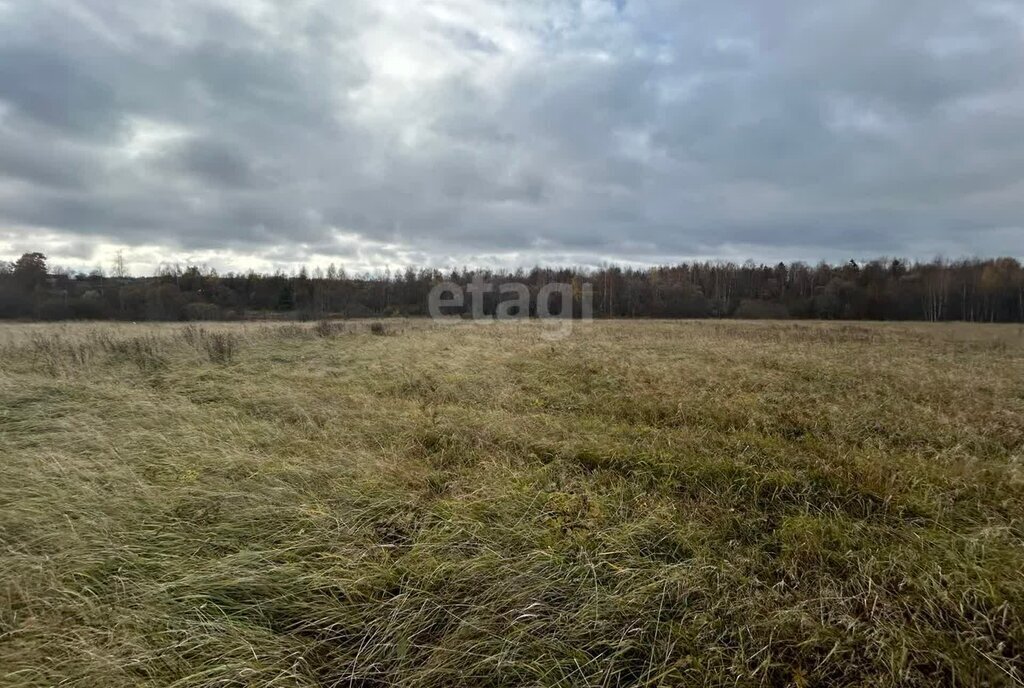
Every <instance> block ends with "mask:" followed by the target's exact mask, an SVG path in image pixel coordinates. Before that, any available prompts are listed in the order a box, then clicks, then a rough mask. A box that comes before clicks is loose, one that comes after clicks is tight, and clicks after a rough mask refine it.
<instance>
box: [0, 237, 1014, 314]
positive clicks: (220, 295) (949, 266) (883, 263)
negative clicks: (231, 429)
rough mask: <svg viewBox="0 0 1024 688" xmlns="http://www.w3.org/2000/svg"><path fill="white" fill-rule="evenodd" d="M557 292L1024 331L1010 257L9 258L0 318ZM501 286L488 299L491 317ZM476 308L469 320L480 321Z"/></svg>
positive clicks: (0, 274)
mask: <svg viewBox="0 0 1024 688" xmlns="http://www.w3.org/2000/svg"><path fill="white" fill-rule="evenodd" d="M474 279H477V280H479V279H482V280H484V281H485V282H489V283H492V284H494V285H495V287H497V285H500V284H501V283H504V282H519V283H522V284H526V285H527V286H528V287H529V289H530V291H531V293H532V295H533V296H536V294H537V292H538V291H539V290H540V288H541V287H542V286H543V285H545V284H548V283H552V282H562V283H569V284H572V285H573V294H574V301H575V303H574V309H575V311H574V312H575V313H577V314H579V313H580V312H581V300H582V299H583V298H584V295H585V293H586V292H585V290H584V285H585V284H589V285H591V286H590V289H591V291H590V293H591V294H592V303H593V313H594V316H595V317H608V318H623V317H634V318H641V317H655V318H728V317H732V318H815V319H845V320H927V321H948V320H963V321H970V322H1024V268H1022V266H1021V263H1020V262H1019V261H1018V260H1016V259H1014V258H997V259H989V260H979V259H971V260H958V261H945V260H935V261H932V262H910V261H904V260H890V259H885V260H873V261H870V262H865V263H858V262H855V261H850V262H848V263H846V264H841V265H834V264H828V263H819V264H818V265H814V266H811V265H807V264H805V263H799V262H796V263H789V264H786V263H778V264H776V265H764V264H756V263H754V262H752V261H747V262H746V263H744V264H742V265H738V264H735V263H728V262H694V263H682V264H679V265H671V266H661V267H654V268H633V267H619V266H613V265H609V266H606V267H602V268H599V269H579V268H560V269H555V268H542V267H535V268H533V269H531V270H525V269H520V270H516V271H495V270H470V269H462V270H454V271H444V272H442V271H440V270H437V269H431V268H422V269H416V268H406V269H404V270H401V271H397V272H392V271H390V270H385V271H383V272H379V273H375V274H361V275H349V274H347V273H346V272H345V270H344V269H339V268H337V267H335V266H333V265H332V266H331V267H329V268H328V269H327V270H322V269H320V268H317V269H315V270H313V271H307V270H306V269H302V270H300V271H299V272H298V273H294V274H285V273H283V272H276V273H273V274H261V273H256V272H247V273H244V274H240V273H227V274H224V275H220V274H218V273H217V272H216V271H214V270H211V269H208V268H204V267H201V266H195V265H188V266H184V267H181V266H178V265H167V266H163V267H161V269H160V270H159V271H158V272H157V274H155V275H152V276H146V277H131V276H128V275H127V274H126V270H125V268H124V263H123V261H121V260H118V261H117V262H116V263H115V265H114V269H113V270H112V271H111V272H110V274H107V273H105V272H104V271H102V270H100V269H97V270H94V271H92V272H90V273H80V272H79V273H75V272H72V271H69V270H64V269H49V268H48V266H47V262H46V256H45V255H43V254H42V253H26V254H25V255H23V256H21V258H19V259H18V260H16V261H14V262H10V263H8V262H0V318H7V319H11V318H16V319H38V320H67V319H101V320H105V319H118V320H222V319H226V320H230V319H245V318H258V317H282V318H298V319H314V318H326V317H350V318H351V317H390V316H422V315H426V314H427V297H428V294H429V293H430V290H431V289H432V288H434V287H435V285H437V284H440V283H442V282H453V283H456V284H460V285H467V284H469V283H471V282H472V281H473V280H474ZM500 298H502V297H501V296H500V295H499V293H498V291H497V289H495V292H494V293H493V294H485V295H484V296H483V305H484V312H485V313H488V314H490V313H493V312H494V308H495V306H496V304H497V303H498V301H499V299H500ZM470 307H471V304H470V302H468V301H467V302H466V303H465V305H464V311H465V312H466V313H468V312H470Z"/></svg>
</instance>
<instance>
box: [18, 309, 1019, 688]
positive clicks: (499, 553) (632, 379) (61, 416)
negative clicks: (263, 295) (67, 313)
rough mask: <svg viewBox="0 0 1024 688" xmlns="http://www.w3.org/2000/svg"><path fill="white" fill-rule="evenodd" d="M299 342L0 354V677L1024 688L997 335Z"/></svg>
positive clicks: (364, 334)
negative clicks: (1018, 686) (1020, 686)
mask: <svg viewBox="0 0 1024 688" xmlns="http://www.w3.org/2000/svg"><path fill="white" fill-rule="evenodd" d="M330 324H331V325H332V327H330V328H325V326H323V325H321V324H316V323H313V324H309V325H306V324H295V323H291V324H282V325H241V324H239V325H231V326H228V325H218V324H204V325H203V326H202V327H198V326H173V327H172V326H159V327H149V326H138V327H135V328H131V327H127V326H125V327H121V326H116V325H109V326H87V325H81V326H49V327H42V326H16V327H15V328H9V329H6V330H4V331H3V332H0V341H2V342H4V343H3V345H2V351H0V353H2V354H3V355H2V356H0V542H2V543H3V548H2V550H0V684H3V685H39V686H49V685H67V686H97V685H103V686H137V685H151V686H168V685H171V686H231V685H259V686H347V685H402V686H452V685H490V686H523V685H538V686H572V685H575V686H614V685H631V686H633V685H636V686H641V685H643V686H654V685H730V686H762V685H778V686H783V685H797V686H810V685H829V686H833V685H837V686H843V685H848V686H854V685H857V686H859V685H890V686H897V685H899V686H933V685H993V686H994V685H1014V684H1015V683H1017V682H1019V681H1020V680H1021V679H1024V657H1022V652H1024V649H1022V648H1024V618H1022V609H1024V608H1022V605H1024V576H1022V575H1021V571H1022V570H1024V528H1022V523H1024V337H1022V336H1021V334H1020V332H1019V331H1018V330H1017V329H1016V328H1002V327H987V326H973V327H966V326H941V325H940V326H931V327H929V326H923V325H915V326H904V325H865V324H857V325H843V324H807V323H799V324H792V323H756V322H755V323H747V322H744V323H712V322H695V323H678V322H658V321H651V322H643V323H638V322H613V323H595V324H592V325H589V326H584V325H579V326H578V327H576V328H575V329H574V332H573V336H572V337H571V338H569V339H568V340H565V341H562V342H551V341H549V340H548V339H546V338H545V337H543V336H542V331H541V330H540V329H539V328H535V327H532V326H531V325H529V324H503V325H496V326H493V327H476V326H472V325H467V326H457V327H445V328H432V327H430V326H428V324H426V323H415V322H410V323H406V324H404V325H403V326H402V327H401V328H394V329H390V328H389V329H385V333H389V334H398V333H400V334H401V336H389V337H378V336H374V335H375V332H374V330H373V328H372V325H365V324H360V325H358V326H356V325H351V324H345V326H344V328H342V324H335V323H330ZM328 329H329V331H327V330H328ZM342 331H344V332H345V333H346V336H344V337H339V336H335V335H336V334H341V332H342ZM325 332H326V334H325ZM157 362H158V363H157Z"/></svg>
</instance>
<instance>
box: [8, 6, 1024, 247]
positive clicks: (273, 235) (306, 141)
mask: <svg viewBox="0 0 1024 688" xmlns="http://www.w3.org/2000/svg"><path fill="white" fill-rule="evenodd" d="M1021 64H1024V11H1022V10H1021V8H1020V7H1019V5H1017V4H1014V3H998V2H988V1H987V0H928V1H927V2H925V1H924V0H906V1H905V2H899V3H893V2H882V0H851V1H850V2H845V3H842V4H840V5H836V4H834V3H832V4H822V3H818V2H811V1H810V0H780V2H778V3H770V4H769V3H762V2H754V0H745V1H743V2H738V3H719V2H711V1H710V0H695V1H694V2H688V3H678V2H675V1H674V0H650V1H648V2H628V3H627V2H611V1H605V0H585V1H584V2H582V3H577V2H568V1H566V2H560V1H555V2H538V3H533V2H525V3H510V4H507V3H497V2H492V1H491V0H461V1H459V2H455V1H454V0H452V1H451V2H441V3H433V4H430V5H423V4H419V3H413V2H410V3H408V4H407V5H401V4H400V5H393V4H392V5H388V4H380V3H376V2H371V1H370V0H354V1H353V2H351V3H345V4H344V5H343V6H342V5H337V4H336V3H328V2H318V1H317V0H311V1H310V2H305V3H302V4H301V5H299V6H282V5H279V4H277V3H271V2H242V1H241V0H220V1H219V2H199V1H198V0H182V1H181V2H176V3H122V2H108V1H106V0H103V1H100V0H68V2H65V3H61V6H60V7H57V6H56V5H55V4H52V3H42V2H40V3H30V2H20V1H17V2H8V3H6V4H2V3H0V227H3V226H4V225H6V229H7V234H8V235H10V234H11V232H13V231H14V228H17V231H19V232H21V231H24V230H25V229H29V230H34V231H37V232H39V236H43V235H44V233H45V235H46V236H48V237H51V239H50V244H49V246H50V247H51V249H50V250H52V251H54V252H58V253H59V252H60V251H64V253H65V254H66V255H67V257H68V259H69V260H70V259H78V258H80V257H81V256H82V255H83V254H84V251H83V250H82V248H81V247H82V246H84V245H89V244H90V243H94V244H96V245H100V244H103V245H125V246H128V247H131V246H138V247H160V250H161V251H164V252H165V253H167V254H168V256H181V255H189V254H191V253H194V252H206V253H204V255H213V256H214V257H215V253H214V252H216V251H217V250H223V251H224V252H225V255H226V254H227V253H230V254H231V255H232V256H234V258H233V260H235V262H238V261H242V262H244V261H245V260H247V259H248V260H251V261H264V262H271V263H277V262H284V263H287V262H290V261H319V260H326V259H331V258H336V259H338V260H340V261H345V262H352V263H354V264H366V262H367V261H374V260H380V261H385V262H391V261H394V262H403V261H405V262H408V261H422V262H431V263H439V264H441V263H460V264H461V263H473V262H476V261H477V260H480V261H482V262H502V261H505V262H513V263H514V262H521V263H532V262H535V261H559V260H572V261H579V262H599V261H601V260H606V259H616V258H617V259H621V260H635V261H647V260H657V261H664V260H672V259H676V258H686V257H723V258H737V257H739V258H744V257H747V256H751V257H754V258H759V259H760V258H764V259H766V260H772V259H778V258H804V259H816V258H827V259H833V260H840V259H845V258H848V257H873V256H876V255H881V254H902V255H910V256H916V257H927V256H931V255H934V254H936V253H946V254H956V255H959V254H970V253H977V254H992V253H1000V254H1012V255H1021V254H1024V219H1022V218H1024V194H1022V193H1020V192H1021V191H1022V189H1021V188H1020V187H1021V186H1022V185H1024V181H1022V180H1021V170H1024V137H1022V136H1021V135H1020V134H1021V132H1022V131H1024V76H1022V70H1021V69H1020V65H1021ZM3 246H4V244H3V241H2V237H0V248H3ZM7 246H8V248H9V250H11V251H13V250H14V244H13V243H10V242H8V244H7ZM18 246H19V247H20V244H18ZM61 247H63V248H61ZM72 247H74V250H72ZM44 248H45V247H44ZM140 250H142V249H140ZM147 250H149V253H147V255H150V254H152V252H153V250H155V249H147Z"/></svg>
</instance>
